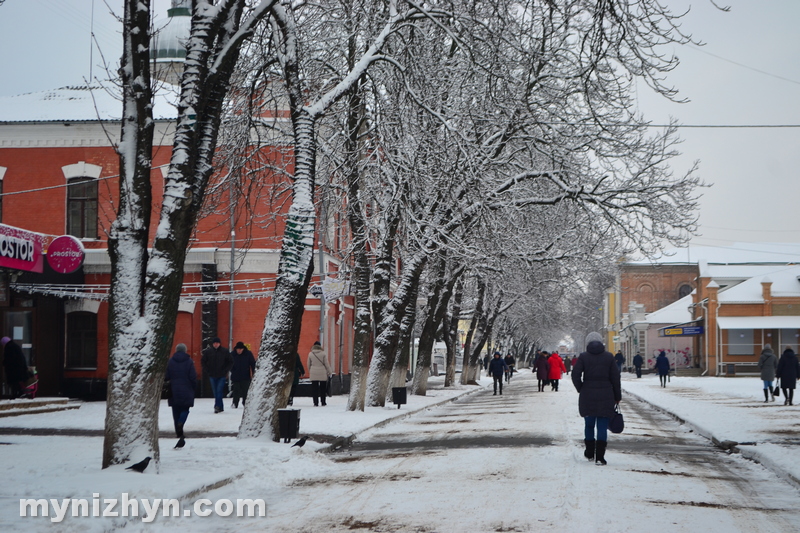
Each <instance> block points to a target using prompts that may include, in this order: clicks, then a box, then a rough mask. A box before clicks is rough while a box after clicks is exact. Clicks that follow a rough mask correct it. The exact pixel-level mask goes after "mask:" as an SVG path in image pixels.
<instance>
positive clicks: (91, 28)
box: [89, 0, 94, 86]
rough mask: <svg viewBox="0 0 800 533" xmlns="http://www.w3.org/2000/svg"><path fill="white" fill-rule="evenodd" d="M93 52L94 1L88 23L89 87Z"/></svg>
mask: <svg viewBox="0 0 800 533" xmlns="http://www.w3.org/2000/svg"><path fill="white" fill-rule="evenodd" d="M93 51H94V0H92V17H91V19H90V22H89V86H91V85H92V63H93V62H94V59H93V58H92V52H93Z"/></svg>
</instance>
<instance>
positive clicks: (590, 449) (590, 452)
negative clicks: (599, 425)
mask: <svg viewBox="0 0 800 533" xmlns="http://www.w3.org/2000/svg"><path fill="white" fill-rule="evenodd" d="M583 442H584V443H585V444H586V450H584V452H583V456H584V457H586V458H587V459H588V460H590V461H592V460H594V439H591V440H590V439H584V440H583Z"/></svg>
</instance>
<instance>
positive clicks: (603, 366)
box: [572, 332, 622, 465]
mask: <svg viewBox="0 0 800 533" xmlns="http://www.w3.org/2000/svg"><path fill="white" fill-rule="evenodd" d="M602 340H603V337H602V335H600V334H599V333H596V332H592V333H589V335H587V336H586V342H587V344H586V351H585V352H583V353H582V354H581V355H580V356H579V357H578V362H577V363H575V366H574V367H573V368H572V383H573V385H575V389H576V390H577V391H578V394H579V395H580V397H579V399H578V412H579V413H580V415H581V416H582V417H583V420H584V422H585V429H584V441H583V442H584V443H585V444H586V451H584V452H583V455H584V457H586V458H587V459H589V460H590V461H591V460H592V459H596V464H599V465H604V464H606V445H607V443H608V422H609V420H610V419H611V417H612V416H613V415H614V408H615V407H616V406H617V404H619V402H620V400H622V389H621V387H620V373H619V368H618V367H617V363H616V362H615V361H614V356H613V355H612V354H611V353H609V352H607V351H606V347H605V346H603V342H602ZM595 425H596V426H597V438H595V433H594V428H595Z"/></svg>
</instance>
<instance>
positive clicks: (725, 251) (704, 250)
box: [626, 242, 800, 266]
mask: <svg viewBox="0 0 800 533" xmlns="http://www.w3.org/2000/svg"><path fill="white" fill-rule="evenodd" d="M701 262H706V263H708V264H709V266H712V265H734V264H738V265H743V264H749V265H760V264H765V263H772V264H775V263H778V264H788V263H800V243H774V242H736V243H733V244H731V245H730V246H691V245H690V246H687V247H686V248H672V249H670V250H667V251H666V252H665V253H664V254H663V255H662V256H660V257H657V258H655V259H653V260H652V261H651V260H648V259H633V260H630V261H626V263H627V264H631V265H649V264H659V265H688V264H697V263H701Z"/></svg>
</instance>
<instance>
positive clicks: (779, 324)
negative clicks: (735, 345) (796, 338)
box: [717, 316, 800, 329]
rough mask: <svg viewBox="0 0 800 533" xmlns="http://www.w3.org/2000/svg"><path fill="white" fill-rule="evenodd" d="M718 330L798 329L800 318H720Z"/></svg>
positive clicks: (718, 318)
mask: <svg viewBox="0 0 800 533" xmlns="http://www.w3.org/2000/svg"><path fill="white" fill-rule="evenodd" d="M717 325H718V326H719V328H720V329H800V316H720V317H717Z"/></svg>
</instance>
